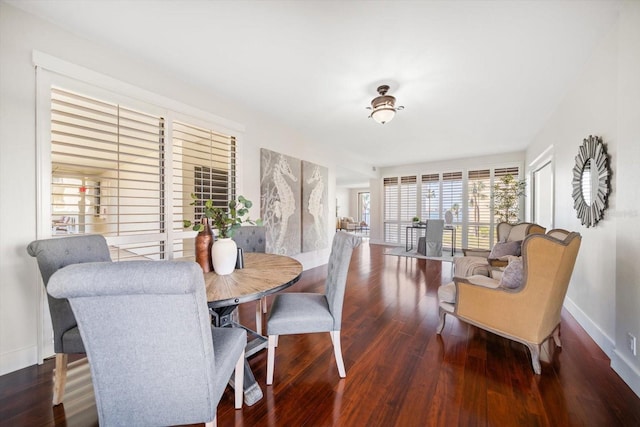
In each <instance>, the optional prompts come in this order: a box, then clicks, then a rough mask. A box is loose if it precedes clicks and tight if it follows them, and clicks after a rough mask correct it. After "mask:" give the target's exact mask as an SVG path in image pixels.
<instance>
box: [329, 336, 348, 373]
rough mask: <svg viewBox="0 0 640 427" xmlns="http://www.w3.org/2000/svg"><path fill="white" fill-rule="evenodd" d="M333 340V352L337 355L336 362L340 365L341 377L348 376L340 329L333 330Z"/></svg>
mask: <svg viewBox="0 0 640 427" xmlns="http://www.w3.org/2000/svg"><path fill="white" fill-rule="evenodd" d="M329 333H330V334H331V341H333V354H334V355H335V357H336V364H337V365H338V373H339V374H340V378H344V377H346V376H347V372H346V371H345V369H344V361H343V360H342V348H341V346H340V331H331V332H329Z"/></svg>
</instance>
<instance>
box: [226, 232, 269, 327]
mask: <svg viewBox="0 0 640 427" xmlns="http://www.w3.org/2000/svg"><path fill="white" fill-rule="evenodd" d="M233 240H234V242H236V245H237V246H238V248H241V249H242V250H243V251H244V252H245V253H247V252H261V253H264V252H265V251H266V248H267V240H266V230H265V228H264V226H258V225H247V226H243V227H240V228H238V229H236V231H235V233H234V235H233ZM266 312H267V297H262V298H260V299H259V300H258V303H257V304H256V332H258V334H262V314H263V313H266Z"/></svg>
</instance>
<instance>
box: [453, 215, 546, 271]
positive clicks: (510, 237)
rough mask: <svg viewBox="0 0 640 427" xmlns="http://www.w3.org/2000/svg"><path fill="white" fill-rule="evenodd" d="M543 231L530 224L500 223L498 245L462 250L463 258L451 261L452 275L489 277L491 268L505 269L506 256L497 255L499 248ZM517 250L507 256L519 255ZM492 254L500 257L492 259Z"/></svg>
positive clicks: (540, 227)
mask: <svg viewBox="0 0 640 427" xmlns="http://www.w3.org/2000/svg"><path fill="white" fill-rule="evenodd" d="M545 231H546V229H545V228H544V227H542V226H540V225H538V224H533V223H530V222H521V223H519V224H509V223H507V222H501V223H499V224H498V225H497V226H496V232H497V234H498V243H496V245H495V246H494V249H493V250H488V249H462V252H463V253H464V256H462V257H455V258H454V259H453V265H454V272H455V273H454V274H455V275H456V277H468V276H473V275H478V274H480V275H483V276H490V271H491V267H505V266H506V265H507V261H506V256H503V255H501V254H500V253H499V249H500V247H501V246H504V247H509V246H513V245H517V244H516V242H520V241H522V240H523V239H524V238H525V237H526V236H528V235H529V234H544V232H545ZM519 249H520V248H519V247H518V251H517V253H510V254H509V255H519V253H520V252H521V251H520V250H519ZM492 252H493V253H492ZM493 254H496V255H500V256H495V257H494V256H493ZM501 258H503V259H501Z"/></svg>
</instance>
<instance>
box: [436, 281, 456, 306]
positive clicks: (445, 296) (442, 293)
mask: <svg viewBox="0 0 640 427" xmlns="http://www.w3.org/2000/svg"><path fill="white" fill-rule="evenodd" d="M438 301H439V302H448V303H450V304H455V302H456V284H455V283H454V282H450V283H447V284H446V285H442V286H440V287H439V288H438Z"/></svg>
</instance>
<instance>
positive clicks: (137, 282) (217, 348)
mask: <svg viewBox="0 0 640 427" xmlns="http://www.w3.org/2000/svg"><path fill="white" fill-rule="evenodd" d="M47 291H48V292H49V293H50V294H51V295H52V296H54V297H55V298H67V299H68V300H69V302H70V304H71V308H72V309H73V312H74V313H75V315H76V319H77V320H78V327H79V330H80V335H81V336H82V340H83V342H84V345H85V349H86V352H87V357H88V359H89V366H90V368H91V377H92V382H93V388H94V392H95V397H96V408H97V411H98V419H99V423H100V425H101V426H143V425H153V426H157V425H175V424H193V423H200V422H206V423H207V424H208V425H215V421H216V408H217V405H218V402H219V401H220V399H221V397H222V395H223V393H224V390H225V388H226V385H227V383H228V382H229V379H230V377H231V375H232V373H233V371H234V370H235V378H234V381H235V384H237V385H240V384H242V383H243V376H244V348H245V346H246V344H247V334H246V332H245V331H244V330H243V329H241V328H213V327H212V326H211V319H210V315H209V309H208V307H207V297H206V290H205V283H204V277H203V275H202V269H201V268H200V266H199V265H198V264H196V263H191V262H184V261H163V262H158V261H129V262H118V263H87V264H76V265H70V266H68V267H65V268H63V269H61V270H59V271H58V272H56V273H55V274H53V276H51V278H50V279H49V286H48V287H47ZM242 392H243V390H242V387H241V386H237V387H236V391H235V406H236V408H241V407H242Z"/></svg>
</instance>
